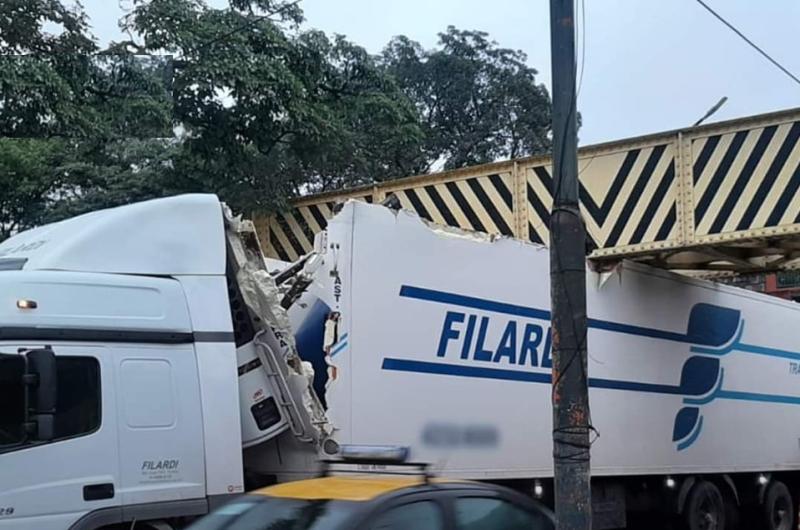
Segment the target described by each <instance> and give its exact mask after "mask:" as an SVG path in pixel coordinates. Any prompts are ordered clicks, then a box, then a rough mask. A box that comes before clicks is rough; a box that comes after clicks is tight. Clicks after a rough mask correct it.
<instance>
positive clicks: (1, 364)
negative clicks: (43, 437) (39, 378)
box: [0, 353, 25, 451]
mask: <svg viewBox="0 0 800 530" xmlns="http://www.w3.org/2000/svg"><path fill="white" fill-rule="evenodd" d="M24 372H25V361H24V359H23V358H22V357H21V356H20V355H15V354H11V355H7V354H2V353H0V403H1V404H2V406H0V451H2V450H3V448H4V447H7V446H10V445H11V446H13V445H18V444H20V443H22V442H23V440H24V433H23V428H22V423H23V421H24V414H25V387H24V386H23V384H22V375H23V373H24Z"/></svg>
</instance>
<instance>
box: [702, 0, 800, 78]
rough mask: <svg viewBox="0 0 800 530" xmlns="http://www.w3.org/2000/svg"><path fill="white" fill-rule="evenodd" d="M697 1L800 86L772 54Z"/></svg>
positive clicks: (794, 76) (709, 7)
mask: <svg viewBox="0 0 800 530" xmlns="http://www.w3.org/2000/svg"><path fill="white" fill-rule="evenodd" d="M696 1H697V3H698V4H700V5H701V6H703V7H704V8H705V9H706V11H708V12H709V13H711V14H712V15H714V16H715V17H716V18H717V20H719V21H720V22H722V23H723V24H725V25H726V26H728V28H729V29H730V30H731V31H733V32H734V33H736V34H737V35H738V36H739V37H740V38H741V39H742V40H743V41H745V42H746V43H747V44H749V45H750V46H751V47H752V48H753V49H755V50H756V51H757V52H758V53H760V54H761V55H763V56H764V57H765V58H766V59H767V60H768V61H769V62H771V63H772V64H773V65H775V66H776V67H777V68H778V69H779V70H780V71H781V72H783V73H784V74H786V75H787V76H789V77H790V78H791V79H792V80H793V81H794V82H795V83H797V84H798V85H800V78H798V77H797V76H796V75H794V74H793V73H792V72H790V71H789V70H788V69H787V68H786V67H785V66H783V65H782V64H781V63H779V62H778V61H776V60H775V59H773V58H772V56H770V54H768V53H767V52H765V51H764V50H763V49H762V48H761V47H759V46H758V45H757V44H756V43H755V42H753V41H751V40H750V39H748V38H747V37H746V36H745V34H744V33H742V32H741V31H739V29H737V28H736V26H734V25H733V24H731V23H730V22H728V21H727V20H725V19H724V18H723V17H722V15H720V14H719V13H717V12H716V11H714V10H713V9H712V8H711V6H709V5H708V4H707V3H705V2H704V1H703V0H696Z"/></svg>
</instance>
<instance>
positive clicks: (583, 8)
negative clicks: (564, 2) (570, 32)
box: [575, 0, 586, 99]
mask: <svg viewBox="0 0 800 530" xmlns="http://www.w3.org/2000/svg"><path fill="white" fill-rule="evenodd" d="M576 11H577V10H576ZM575 20H576V22H577V18H576V19H575ZM580 29H581V73H580V75H579V76H578V91H577V93H576V95H575V98H576V99H577V98H579V97H581V88H583V71H584V69H585V68H586V0H581V28H580ZM575 33H576V34H577V31H576V32H575Z"/></svg>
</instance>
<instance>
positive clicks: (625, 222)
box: [257, 109, 800, 271]
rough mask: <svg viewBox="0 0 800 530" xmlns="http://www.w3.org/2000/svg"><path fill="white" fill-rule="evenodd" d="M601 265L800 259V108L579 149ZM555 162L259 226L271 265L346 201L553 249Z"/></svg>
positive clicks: (771, 265)
mask: <svg viewBox="0 0 800 530" xmlns="http://www.w3.org/2000/svg"><path fill="white" fill-rule="evenodd" d="M578 156H579V161H578V168H579V171H580V175H579V179H580V184H581V188H580V198H581V208H582V212H583V216H584V219H585V222H586V227H587V231H588V235H589V238H590V239H591V241H592V243H593V247H594V250H593V251H592V253H591V255H590V257H591V258H592V259H593V260H595V261H614V260H619V259H621V258H629V259H636V260H640V261H647V262H649V263H652V264H655V265H658V266H661V267H666V268H672V269H687V270H736V271H754V270H769V269H778V268H787V267H792V266H794V265H795V263H796V261H799V260H800V193H798V189H800V109H793V110H788V111H783V112H778V113H773V114H766V115H760V116H753V117H748V118H742V119H738V120H733V121H728V122H722V123H717V124H711V125H705V126H700V127H694V128H687V129H681V130H677V131H670V132H665V133H660V134H654V135H649V136H643V137H639V138H632V139H628V140H622V141H617V142H610V143H606V144H600V145H594V146H590V147H585V148H581V149H580V150H579V155H578ZM551 171H552V169H551V162H550V159H549V158H548V157H532V158H523V159H517V160H510V161H506V162H497V163H492V164H486V165H482V166H475V167H470V168H464V169H460V170H455V171H447V172H443V173H436V174H429V175H421V176H416V177H409V178H405V179H400V180H394V181H389V182H385V183H381V184H378V185H375V186H368V187H362V188H356V189H350V190H346V191H341V192H335V193H325V194H319V195H314V196H309V197H303V198H301V199H298V200H296V201H294V203H293V207H292V208H291V209H290V210H289V211H286V212H283V213H281V214H277V215H273V216H270V217H264V218H261V219H258V220H257V224H258V230H259V234H260V236H261V237H262V239H263V248H264V249H265V250H266V252H267V254H268V255H269V256H270V257H275V258H279V259H283V260H288V261H293V260H295V259H297V258H298V257H299V256H301V255H302V254H304V253H306V252H308V251H309V250H310V249H311V247H312V244H313V239H314V235H315V234H316V233H317V232H319V231H320V230H322V229H324V228H325V226H326V222H327V219H329V218H330V217H331V215H332V213H333V209H334V207H335V205H336V203H338V202H341V201H343V200H346V199H357V200H365V201H368V202H380V201H382V200H383V199H384V198H385V197H387V196H388V195H389V194H395V195H396V196H397V197H398V198H399V200H400V202H401V204H402V206H403V207H404V208H407V209H410V210H414V211H416V212H417V213H418V214H419V215H420V216H422V217H424V218H426V219H428V220H429V221H432V222H434V223H439V224H442V225H449V226H454V227H459V228H463V229H467V230H476V231H480V232H487V233H491V234H499V235H504V236H510V237H516V238H520V239H525V240H529V241H533V242H536V243H545V244H546V243H547V242H548V239H549V231H548V225H549V221H550V207H551V205H552V197H551V192H550V190H551V187H552V175H551Z"/></svg>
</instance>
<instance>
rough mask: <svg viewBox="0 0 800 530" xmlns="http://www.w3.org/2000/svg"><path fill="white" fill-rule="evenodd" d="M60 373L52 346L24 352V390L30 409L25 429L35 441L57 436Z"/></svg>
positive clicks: (27, 412) (27, 413)
mask: <svg viewBox="0 0 800 530" xmlns="http://www.w3.org/2000/svg"><path fill="white" fill-rule="evenodd" d="M57 390H58V376H57V372H56V356H55V354H54V353H53V350H51V349H50V348H43V349H38V350H31V351H29V352H26V353H25V392H26V395H27V402H28V410H27V411H26V415H25V417H26V424H25V429H26V431H27V433H28V435H29V436H31V437H32V438H33V439H34V440H36V441H48V440H52V439H53V437H54V429H53V423H54V419H55V414H56V392H57Z"/></svg>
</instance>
